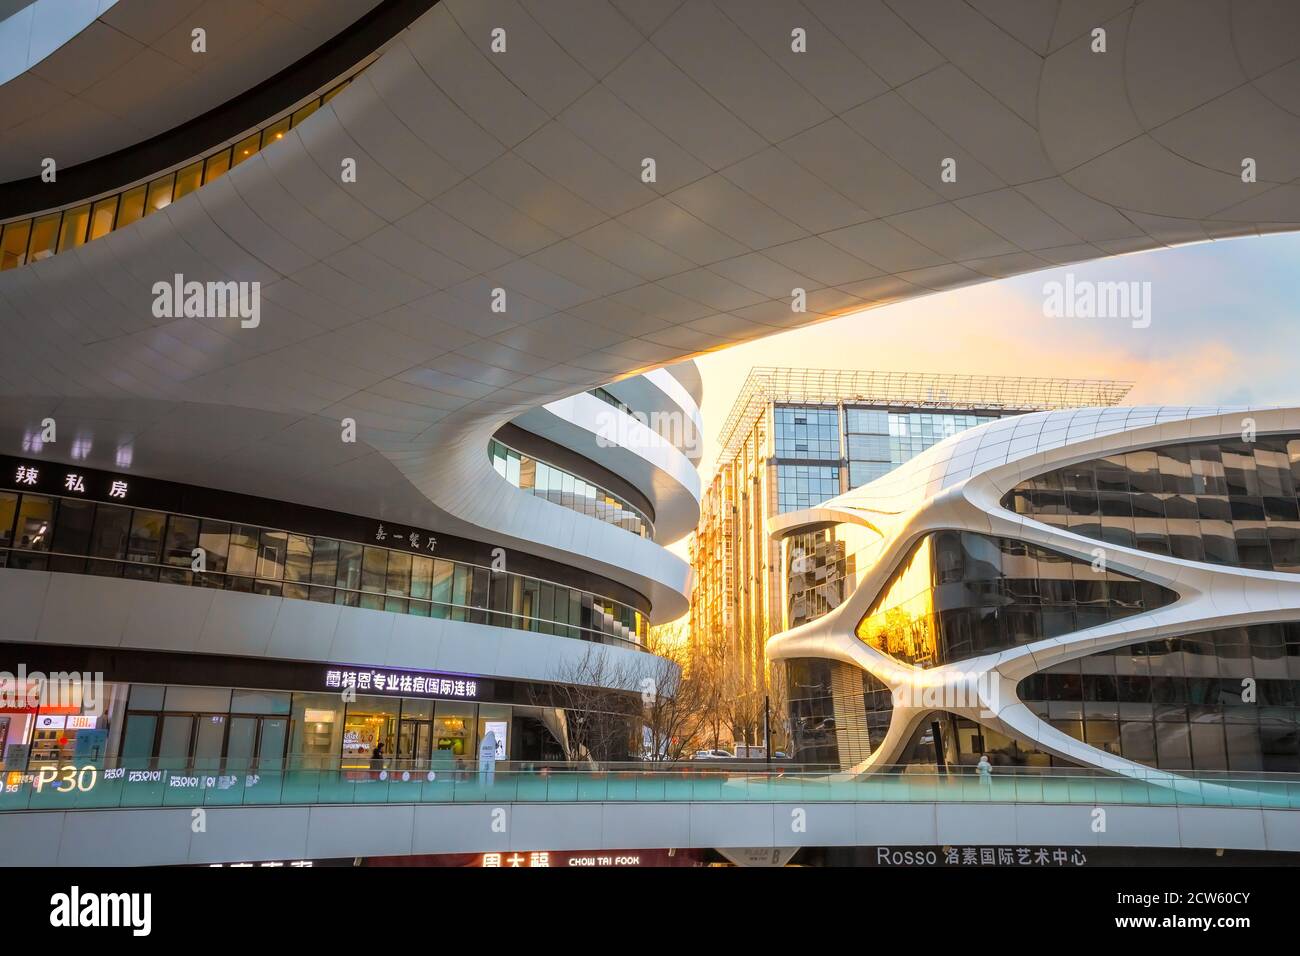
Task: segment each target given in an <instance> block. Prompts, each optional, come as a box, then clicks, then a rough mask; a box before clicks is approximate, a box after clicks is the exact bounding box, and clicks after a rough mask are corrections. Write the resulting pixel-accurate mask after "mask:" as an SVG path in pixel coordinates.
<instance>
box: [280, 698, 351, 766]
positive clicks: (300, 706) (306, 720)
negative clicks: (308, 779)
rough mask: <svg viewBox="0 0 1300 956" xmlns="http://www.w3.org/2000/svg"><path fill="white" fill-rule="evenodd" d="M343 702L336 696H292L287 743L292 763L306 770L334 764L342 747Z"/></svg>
mask: <svg viewBox="0 0 1300 956" xmlns="http://www.w3.org/2000/svg"><path fill="white" fill-rule="evenodd" d="M342 711H343V704H342V700H341V698H340V697H339V695H338V694H294V695H293V711H292V714H291V717H290V722H291V724H292V726H293V732H292V738H291V740H290V742H289V754H290V757H291V759H292V760H294V761H295V763H296V764H297V765H299V766H302V767H304V768H306V769H327V768H332V767H334V766H335V765H336V762H337V760H338V756H339V753H340V750H341V747H342V743H341V742H342V739H343V722H342V720H341V717H342Z"/></svg>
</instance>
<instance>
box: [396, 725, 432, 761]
mask: <svg viewBox="0 0 1300 956" xmlns="http://www.w3.org/2000/svg"><path fill="white" fill-rule="evenodd" d="M432 742H433V721H432V720H406V719H403V720H402V730H401V734H400V735H399V737H398V741H397V756H398V759H399V760H401V761H403V764H404V765H405V764H406V763H408V762H409V763H410V765H411V769H413V770H427V769H428V766H429V749H430V745H431V744H432Z"/></svg>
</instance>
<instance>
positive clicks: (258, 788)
mask: <svg viewBox="0 0 1300 956" xmlns="http://www.w3.org/2000/svg"><path fill="white" fill-rule="evenodd" d="M90 769H93V768H86V769H83V771H81V772H80V774H79V775H78V774H77V773H65V774H63V775H58V774H54V773H52V772H48V771H47V772H45V773H39V772H30V773H24V774H21V775H18V774H10V776H9V778H8V779H7V781H6V787H5V792H4V794H3V795H2V796H0V860H2V861H3V862H5V863H9V864H23V865H165V864H184V863H216V862H232V861H256V860H290V859H294V860H296V859H321V858H333V857H353V856H401V855H408V854H431V853H466V852H474V853H479V852H489V851H502V852H506V851H530V850H618V849H652V848H661V847H678V848H696V847H713V848H730V847H796V846H852V845H856V846H891V847H906V846H946V845H964V846H990V845H1003V846H1016V845H1050V846H1071V847H1074V846H1077V847H1085V848H1086V847H1174V848H1213V849H1219V848H1221V849H1241V850H1282V851H1293V852H1295V851H1300V813H1296V812H1295V811H1297V810H1300V775H1272V776H1262V775H1258V774H1251V775H1247V774H1198V775H1189V776H1176V775H1172V774H1169V773H1167V772H1158V771H1151V775H1150V777H1149V778H1134V777H1125V778H1121V777H1113V776H1102V775H1097V774H1093V773H1088V772H1071V771H1059V770H1054V771H1048V772H1036V773H1014V774H1013V773H1006V774H997V775H994V776H993V777H992V778H991V779H984V780H982V779H981V778H979V777H977V776H971V775H965V774H941V773H935V772H929V773H914V772H907V773H903V772H898V773H892V772H886V773H873V774H871V775H869V776H851V775H845V774H832V773H825V772H803V771H771V772H757V771H754V770H727V769H723V768H718V769H712V768H711V769H710V770H708V771H703V772H701V771H699V770H695V769H690V770H686V769H681V768H673V769H670V770H666V769H619V770H608V771H597V770H581V771H579V770H574V769H542V770H526V771H525V770H498V771H496V772H494V773H491V774H480V773H472V772H465V771H435V772H431V771H414V770H394V771H377V770H376V771H372V770H289V771H282V772H273V773H268V772H256V773H235V774H219V773H214V772H212V771H205V770H198V769H186V770H130V769H125V770H124V769H120V768H118V769H110V770H98V769H95V770H94V773H93V774H92V773H89V772H87V770H90Z"/></svg>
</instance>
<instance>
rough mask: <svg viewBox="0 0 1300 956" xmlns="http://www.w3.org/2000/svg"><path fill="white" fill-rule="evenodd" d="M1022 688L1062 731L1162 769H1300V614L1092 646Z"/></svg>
mask: <svg viewBox="0 0 1300 956" xmlns="http://www.w3.org/2000/svg"><path fill="white" fill-rule="evenodd" d="M1016 693H1017V696H1018V697H1019V698H1020V699H1021V700H1023V701H1024V702H1025V704H1026V705H1027V706H1028V707H1029V708H1030V709H1031V710H1033V711H1034V712H1035V713H1036V714H1038V716H1039V717H1040V718H1042V719H1043V720H1045V721H1047V722H1048V723H1049V724H1051V725H1052V726H1053V727H1055V728H1056V729H1057V730H1060V731H1062V732H1063V733H1066V734H1068V735H1069V736H1071V737H1074V738H1075V739H1076V740H1081V741H1083V742H1085V743H1087V744H1088V745H1090V746H1093V747H1097V748H1098V749H1101V750H1104V751H1106V752H1107V753H1113V754H1116V755H1118V756H1121V757H1125V758H1127V759H1129V760H1134V761H1136V762H1138V763H1141V764H1146V765H1148V766H1152V767H1159V768H1160V769H1162V770H1198V771H1267V772H1279V773H1298V772H1300V622H1292V623H1284V624H1256V625H1250V626H1247V627H1235V628H1220V629H1218V630H1213V631H1201V632H1198V633H1195V634H1189V635H1185V636H1183V637H1173V638H1167V639H1164V640H1159V641H1147V642H1144V643H1140V644H1134V645H1131V646H1128V647H1120V648H1116V649H1114V650H1111V651H1105V652H1103V653H1100V654H1090V655H1088V656H1086V657H1083V658H1081V659H1078V660H1072V661H1067V662H1065V663H1062V664H1056V665H1054V666H1052V667H1049V668H1047V669H1045V670H1043V671H1040V672H1039V673H1037V674H1034V675H1033V676H1031V677H1027V678H1025V679H1024V680H1023V681H1021V682H1020V685H1019V687H1018V688H1017V691H1016Z"/></svg>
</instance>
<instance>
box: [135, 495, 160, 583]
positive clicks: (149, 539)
mask: <svg viewBox="0 0 1300 956" xmlns="http://www.w3.org/2000/svg"><path fill="white" fill-rule="evenodd" d="M166 521H167V516H166V515H164V514H163V513H162V512H159V511H136V512H135V513H134V515H133V517H132V521H131V534H130V537H128V539H127V548H126V559H127V561H128V562H129V563H128V565H127V568H126V576H127V577H130V578H139V579H141V580H157V578H158V568H157V567H156V565H157V564H158V560H159V557H160V556H161V551H162V538H163V526H164V525H165V524H166ZM131 564H140V565H146V566H145V567H131Z"/></svg>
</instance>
